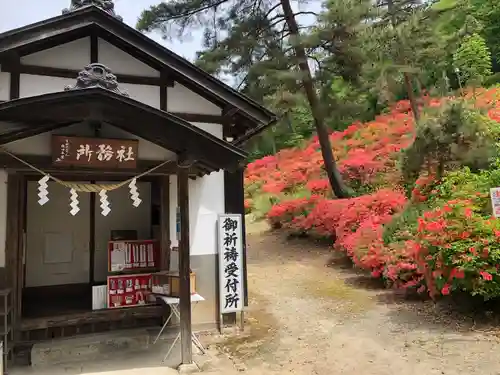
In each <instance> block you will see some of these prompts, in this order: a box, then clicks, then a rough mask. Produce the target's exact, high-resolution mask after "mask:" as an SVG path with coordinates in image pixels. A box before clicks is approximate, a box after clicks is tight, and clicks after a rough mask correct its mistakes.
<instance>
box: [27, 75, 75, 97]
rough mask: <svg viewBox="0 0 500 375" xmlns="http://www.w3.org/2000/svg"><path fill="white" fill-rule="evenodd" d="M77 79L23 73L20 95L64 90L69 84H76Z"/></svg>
mask: <svg viewBox="0 0 500 375" xmlns="http://www.w3.org/2000/svg"><path fill="white" fill-rule="evenodd" d="M75 82H76V77H75V79H71V78H59V77H47V76H38V75H32V74H21V78H20V85H19V97H20V98H25V97H28V96H37V95H43V94H48V93H52V92H60V91H64V87H65V86H67V85H71V86H72V85H74V84H75Z"/></svg>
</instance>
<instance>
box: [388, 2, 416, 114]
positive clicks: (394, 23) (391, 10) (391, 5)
mask: <svg viewBox="0 0 500 375" xmlns="http://www.w3.org/2000/svg"><path fill="white" fill-rule="evenodd" d="M387 11H388V12H389V15H390V16H391V25H392V27H393V29H395V28H396V26H397V20H396V12H395V9H394V2H393V0H387ZM398 39H399V43H401V44H403V43H404V42H403V41H402V40H401V39H400V38H399V36H398ZM403 76H404V81H405V87H406V93H407V95H408V99H409V100H410V106H411V111H412V112H413V117H414V118H415V122H416V123H417V122H418V120H419V119H420V112H419V110H418V104H417V100H416V99H415V94H414V92H413V82H412V79H411V76H410V73H408V72H404V73H403Z"/></svg>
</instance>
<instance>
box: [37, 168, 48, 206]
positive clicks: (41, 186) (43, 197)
mask: <svg viewBox="0 0 500 375" xmlns="http://www.w3.org/2000/svg"><path fill="white" fill-rule="evenodd" d="M49 179H50V177H49V175H45V176H43V177H42V178H41V179H40V180H39V181H38V197H39V198H40V199H39V200H38V204H39V205H40V206H43V205H44V204H45V203H47V202H48V201H49V198H48V197H47V195H49V191H48V190H47V188H48V187H49V185H48V184H47V182H48V181H49Z"/></svg>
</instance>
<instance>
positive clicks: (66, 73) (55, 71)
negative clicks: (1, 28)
mask: <svg viewBox="0 0 500 375" xmlns="http://www.w3.org/2000/svg"><path fill="white" fill-rule="evenodd" d="M82 69H83V66H82ZM110 69H111V70H112V69H113V67H110ZM2 72H10V73H15V74H17V75H19V74H32V75H39V76H48V77H59V78H74V79H76V77H77V76H78V73H79V72H80V71H79V70H72V69H63V68H52V67H46V66H36V65H19V66H17V67H16V66H14V65H11V64H8V65H6V66H4V65H2ZM115 75H116V77H117V79H118V82H120V83H131V84H136V85H148V86H160V84H161V80H160V77H145V76H135V75H129V74H115ZM61 90H62V88H61Z"/></svg>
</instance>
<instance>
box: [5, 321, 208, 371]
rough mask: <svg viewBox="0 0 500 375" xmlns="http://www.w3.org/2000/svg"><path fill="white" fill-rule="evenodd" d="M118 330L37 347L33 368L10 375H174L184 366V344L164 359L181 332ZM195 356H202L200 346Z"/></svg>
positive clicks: (56, 341)
mask: <svg viewBox="0 0 500 375" xmlns="http://www.w3.org/2000/svg"><path fill="white" fill-rule="evenodd" d="M158 332H159V329H138V330H126V331H116V332H110V333H105V334H95V335H88V336H80V337H75V338H68V339H60V340H53V341H51V342H46V343H40V344H35V345H34V346H33V348H32V351H31V362H32V365H31V366H29V367H27V366H26V367H14V368H9V372H8V374H9V375H34V374H36V375H63V374H64V375H77V374H87V375H149V374H151V375H174V374H178V373H179V372H178V371H177V370H175V369H176V368H177V367H178V366H179V364H180V363H181V358H180V343H177V344H176V346H175V347H174V349H173V350H172V352H171V353H170V356H169V357H168V358H167V359H166V360H165V362H163V358H164V356H165V354H166V353H167V351H168V348H169V347H170V345H171V344H172V342H173V340H174V338H175V336H176V335H177V333H178V330H177V329H167V330H166V332H164V333H163V335H162V337H161V339H160V340H158V342H157V343H156V344H154V345H153V341H154V338H155V337H156V335H157V334H158ZM193 353H195V354H197V356H199V353H197V350H196V347H194V346H193Z"/></svg>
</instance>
